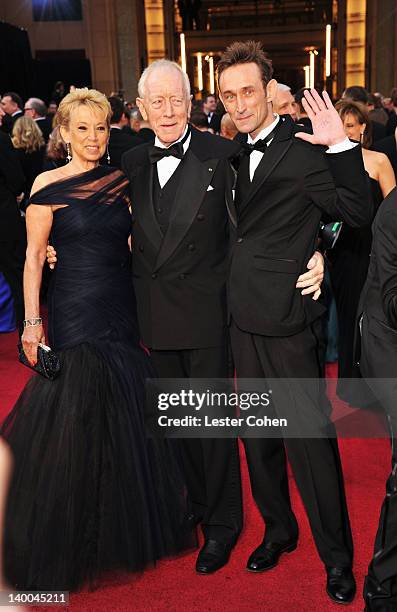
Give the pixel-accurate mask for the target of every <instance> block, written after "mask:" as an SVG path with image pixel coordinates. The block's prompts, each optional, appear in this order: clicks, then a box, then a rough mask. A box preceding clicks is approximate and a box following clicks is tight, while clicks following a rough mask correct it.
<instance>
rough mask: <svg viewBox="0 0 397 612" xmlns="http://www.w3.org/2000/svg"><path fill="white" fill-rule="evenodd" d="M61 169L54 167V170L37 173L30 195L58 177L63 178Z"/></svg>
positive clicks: (63, 174)
mask: <svg viewBox="0 0 397 612" xmlns="http://www.w3.org/2000/svg"><path fill="white" fill-rule="evenodd" d="M62 170H63V168H54V170H47V171H46V172H42V173H41V174H38V175H37V176H36V178H35V180H34V183H33V185H32V190H31V192H30V195H31V196H32V195H33V194H34V193H36V191H39V189H43V188H44V187H47V185H51V183H54V182H55V181H57V180H59V179H60V178H64V176H65V173H64V172H62Z"/></svg>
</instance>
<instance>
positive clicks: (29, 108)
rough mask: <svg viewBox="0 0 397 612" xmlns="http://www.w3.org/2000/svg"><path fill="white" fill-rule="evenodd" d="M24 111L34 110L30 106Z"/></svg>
mask: <svg viewBox="0 0 397 612" xmlns="http://www.w3.org/2000/svg"><path fill="white" fill-rule="evenodd" d="M23 110H24V111H27V110H33V108H31V107H30V106H28V107H27V108H24V109H23Z"/></svg>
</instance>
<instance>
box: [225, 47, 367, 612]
mask: <svg viewBox="0 0 397 612" xmlns="http://www.w3.org/2000/svg"><path fill="white" fill-rule="evenodd" d="M218 82H219V88H220V95H221V99H222V101H223V103H224V105H225V107H226V110H227V111H228V113H229V114H230V116H231V118H232V119H233V121H234V122H235V124H236V127H237V129H238V130H239V131H240V132H242V133H244V134H245V135H246V136H245V142H246V144H245V148H246V149H247V155H246V157H245V159H243V161H242V162H241V164H240V167H239V172H238V179H237V185H236V199H235V202H234V203H233V207H232V209H231V213H232V217H233V218H234V228H235V231H234V238H233V247H232V255H231V262H232V263H231V270H230V276H229V291H228V293H229V302H230V303H229V309H230V313H231V338H232V348H233V357H234V360H235V364H236V371H237V376H238V377H242V378H258V379H260V378H265V379H266V378H273V379H277V378H282V379H287V380H286V381H285V384H284V385H280V388H282V389H284V390H285V393H284V394H283V392H282V391H281V392H280V395H275V396H273V407H274V409H275V411H276V413H277V411H278V413H280V411H285V409H286V408H287V409H288V408H289V407H291V406H292V407H293V408H294V411H293V414H292V415H290V416H291V420H292V421H294V426H295V427H296V428H297V429H298V431H299V430H300V431H301V432H302V434H301V437H294V438H292V437H290V438H286V439H285V445H286V447H287V450H288V458H289V461H290V463H291V466H292V469H293V472H294V475H295V478H296V482H297V485H298V488H299V490H300V493H301V495H302V499H303V502H304V504H305V507H306V511H307V514H308V517H309V521H310V525H311V528H312V532H313V537H314V540H315V543H316V546H317V549H318V552H319V554H320V557H321V559H322V561H323V562H324V564H325V566H326V572H327V593H328V595H329V596H330V597H331V598H332V599H333V600H334V601H336V602H338V603H349V602H350V601H352V599H353V597H354V594H355V581H354V576H353V574H352V569H351V568H352V538H351V531H350V525H349V519H348V512H347V507H346V500H345V493H344V486H343V476H342V470H341V465H340V459H339V452H338V445H337V441H336V438H335V437H332V438H328V437H327V438H325V437H323V438H321V437H318V438H316V439H315V438H312V439H308V438H307V436H306V437H305V431H307V427H306V429H305V427H304V425H303V422H306V423H310V425H311V427H312V428H314V431H316V427H317V428H318V430H319V431H320V429H322V428H323V427H325V428H326V431H328V432H330V436H332V435H334V436H335V432H334V428H333V426H332V425H331V423H329V422H328V420H327V418H326V416H325V415H324V412H323V411H322V410H321V408H320V407H321V405H322V404H323V402H324V399H325V398H324V389H323V385H322V384H320V383H319V384H316V385H312V386H309V385H305V384H304V382H302V384H301V385H300V386H299V380H298V384H295V385H294V387H293V389H294V391H295V393H292V394H291V393H289V391H288V389H289V386H288V379H292V378H293V379H301V378H302V379H303V378H306V379H316V378H318V377H319V376H320V359H319V325H320V315H321V314H322V307H321V306H320V305H319V304H318V303H317V302H314V301H313V300H310V299H307V298H305V297H302V295H301V294H300V293H299V292H298V291H297V290H296V288H295V281H294V279H295V278H296V276H297V275H298V274H299V273H300V272H301V271H302V270H304V268H305V265H306V263H307V260H308V258H309V257H310V255H311V253H312V250H313V245H314V244H315V241H316V237H317V233H318V227H319V223H320V219H321V216H322V215H323V213H326V214H327V215H329V216H331V217H333V218H336V219H344V220H346V221H347V222H348V223H349V225H352V226H359V225H365V224H368V223H369V222H370V221H371V214H372V202H370V201H368V198H369V195H368V194H369V190H368V188H367V179H366V174H365V171H364V166H363V161H362V154H361V151H360V147H359V145H358V146H357V147H354V145H353V144H352V143H350V141H349V140H348V139H347V138H346V136H345V133H344V130H343V125H342V123H341V121H340V119H339V116H338V113H337V112H336V110H335V109H334V108H333V106H332V104H331V101H330V99H329V97H328V95H327V94H326V93H325V92H324V94H323V97H320V96H319V94H318V93H317V92H315V91H314V90H312V94H310V93H307V92H306V94H305V95H306V96H307V99H306V101H305V102H304V103H303V104H304V106H305V109H306V110H307V113H308V116H309V118H310V119H311V122H312V126H313V134H307V133H302V132H300V131H301V130H302V128H301V127H299V126H298V127H297V126H296V125H295V124H294V122H293V121H292V119H291V118H290V117H289V116H288V115H285V116H284V117H280V116H278V115H275V114H274V113H273V108H272V104H273V100H274V98H275V96H276V95H277V82H276V81H275V80H274V79H272V65H271V61H270V60H269V59H267V56H266V54H265V53H264V52H263V50H262V49H261V45H260V44H259V43H255V42H252V41H251V42H241V43H233V45H231V46H230V47H229V48H228V49H227V50H226V52H225V53H224V55H223V56H222V59H221V61H220V62H219V64H218ZM309 100H310V103H309V102H308V101H309ZM299 132H300V133H299ZM297 136H298V137H297ZM352 147H354V148H352ZM299 398H304V401H302V399H301V401H299ZM288 402H289V403H288ZM304 419H306V421H304ZM311 433H312V432H311ZM245 448H246V455H247V460H248V467H249V471H250V478H251V487H252V492H253V496H254V498H255V501H256V503H257V505H258V507H259V509H260V512H261V514H262V516H263V519H264V522H265V523H266V533H265V537H264V540H263V542H262V543H261V545H260V546H259V547H258V548H257V549H256V550H255V551H254V552H253V553H252V555H251V556H250V558H249V560H248V566H247V567H248V569H249V570H251V571H254V572H259V571H264V570H268V569H271V568H273V567H275V566H276V565H277V563H278V560H279V557H280V555H281V554H282V553H284V552H291V551H293V550H294V549H295V548H296V545H297V539H298V525H297V522H296V519H295V516H294V513H293V511H292V509H291V504H290V499H289V491H288V476H287V467H286V454H285V448H284V442H283V440H282V439H280V438H267V439H266V438H246V439H245ZM308 595H309V594H308Z"/></svg>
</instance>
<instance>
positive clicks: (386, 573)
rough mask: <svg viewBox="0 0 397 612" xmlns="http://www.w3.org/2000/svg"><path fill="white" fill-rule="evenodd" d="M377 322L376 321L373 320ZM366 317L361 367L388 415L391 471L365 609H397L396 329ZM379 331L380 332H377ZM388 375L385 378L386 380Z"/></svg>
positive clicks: (378, 611) (367, 582)
mask: <svg viewBox="0 0 397 612" xmlns="http://www.w3.org/2000/svg"><path fill="white" fill-rule="evenodd" d="M375 322H376V321H375ZM369 325H370V321H369V318H368V317H367V316H366V315H364V317H363V321H362V339H361V344H362V350H361V360H360V368H361V373H362V375H363V376H364V377H365V378H366V383H367V384H368V385H369V387H370V388H371V390H372V391H373V393H374V395H375V396H376V397H377V398H378V399H379V403H380V405H381V406H382V408H383V410H384V412H385V415H386V417H387V422H388V427H389V431H390V439H391V443H392V448H391V472H390V474H389V476H388V478H387V480H386V495H385V498H384V500H383V503H382V508H381V511H380V516H379V523H378V530H377V533H376V538H375V544H374V554H373V557H372V560H371V562H370V564H369V567H368V574H367V576H366V579H365V584H364V599H365V602H366V605H367V607H366V610H368V612H389V611H391V610H397V384H396V376H395V374H394V377H393V378H392V376H393V372H394V371H395V363H396V355H397V344H396V337H395V336H396V332H395V331H394V330H393V329H391V328H389V329H388V328H387V327H386V326H382V324H381V323H377V326H378V328H379V326H380V327H381V334H382V337H379V336H378V335H375V334H374V333H372V332H371V331H370V329H369ZM378 333H379V332H378ZM385 379H388V380H385Z"/></svg>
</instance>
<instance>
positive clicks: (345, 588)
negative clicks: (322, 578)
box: [326, 567, 356, 604]
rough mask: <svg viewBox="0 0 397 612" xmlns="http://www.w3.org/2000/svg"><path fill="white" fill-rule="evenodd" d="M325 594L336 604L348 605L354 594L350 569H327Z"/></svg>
mask: <svg viewBox="0 0 397 612" xmlns="http://www.w3.org/2000/svg"><path fill="white" fill-rule="evenodd" d="M326 570H327V593H328V595H329V596H330V598H331V599H332V601H335V602H336V603H340V604H349V603H351V602H352V601H353V599H354V596H355V594H356V581H355V580H354V576H353V572H352V570H351V568H350V567H327V568H326Z"/></svg>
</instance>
